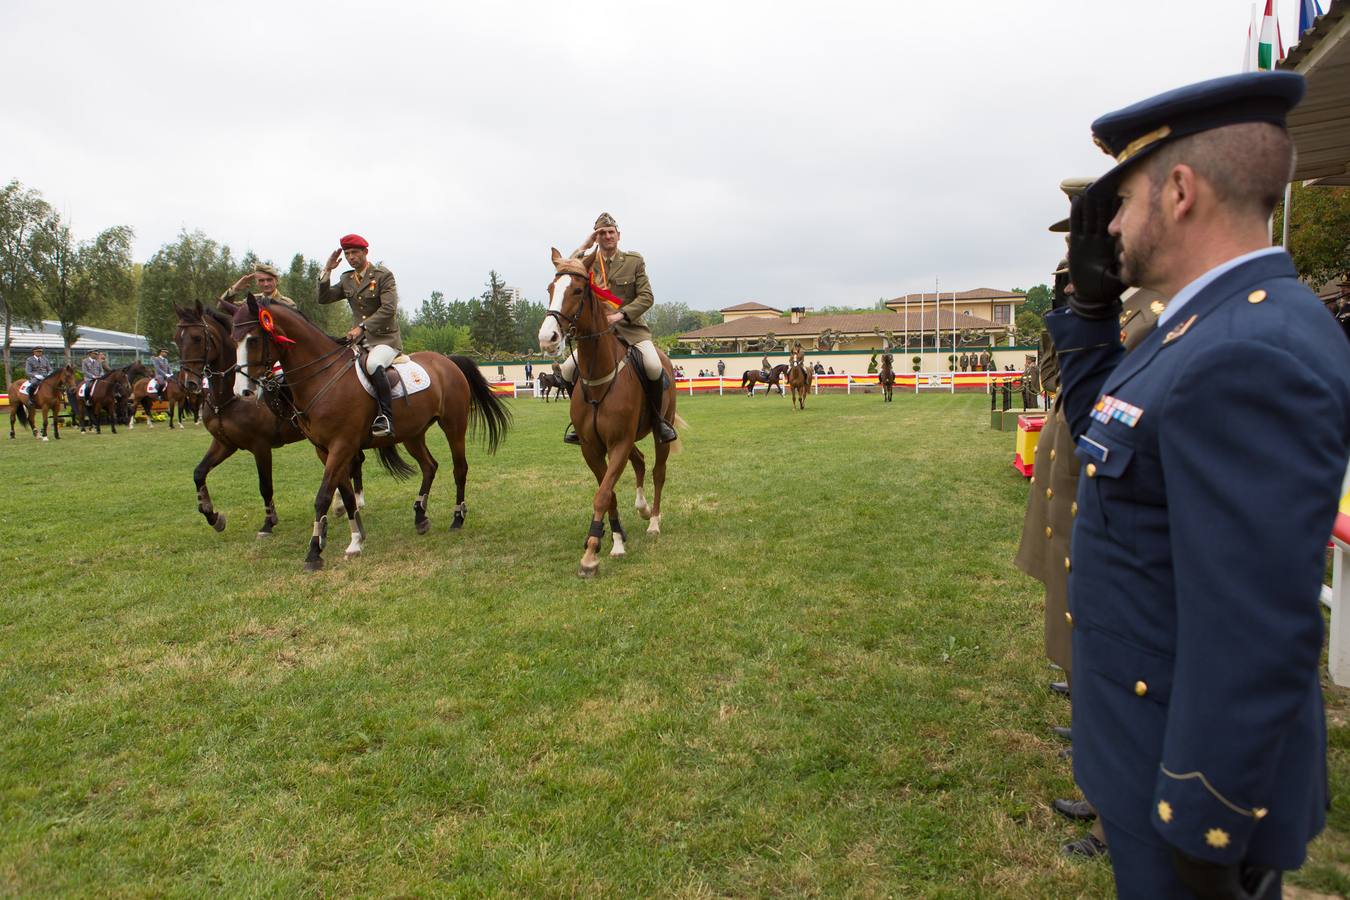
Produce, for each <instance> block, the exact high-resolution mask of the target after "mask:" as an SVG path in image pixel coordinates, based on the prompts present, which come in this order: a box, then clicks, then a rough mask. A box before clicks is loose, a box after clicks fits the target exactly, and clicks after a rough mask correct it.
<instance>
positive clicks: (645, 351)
mask: <svg viewBox="0 0 1350 900" xmlns="http://www.w3.org/2000/svg"><path fill="white" fill-rule="evenodd" d="M597 243H598V244H599V248H598V249H597V251H596V252H594V253H592V254H591V256H590V257H586V251H587V250H589V249H590V248H591V247H592V246H594V245H595V244H597ZM572 258H573V259H583V258H585V260H586V267H587V268H588V269H590V270H591V280H592V282H593V283H594V284H595V285H596V286H597V287H599V288H601V289H604V290H608V291H609V292H610V293H612V294H613V295H614V296H616V297H618V298H619V300H620V301H621V305H620V307H619V308H618V309H617V310H615V311H614V312H611V313H609V314H608V320H609V324H610V325H612V326H613V327H614V331H615V332H616V333H617V334H618V335H619V337H620V338H621V339H622V340H623V342H624V343H626V344H628V345H629V346H630V347H635V348H636V349H637V351H638V352H639V353H641V354H642V374H643V375H645V376H646V377H645V378H640V379H639V381H641V383H642V388H643V391H644V392H645V393H646V395H647V409H648V411H649V412H650V413H651V418H652V436H653V437H654V438H655V439H656V440H657V441H658V442H659V443H662V444H665V443H669V442H670V441H673V440H675V439H676V438H677V437H678V436H679V435H677V434H676V433H675V429H674V428H672V427H671V426H670V423H669V422H667V421H666V420H665V419H663V418H662V417H661V399H662V398H661V394H662V391H663V385H662V376H663V375H664V374H665V369H664V368H663V367H662V365H661V354H660V353H658V352H657V350H656V345H655V344H653V343H652V333H651V330H650V329H648V328H647V326H646V325H644V324H642V316H643V314H644V313H646V312H647V310H649V309H651V308H652V303H653V302H654V300H653V298H652V286H651V283H650V282H649V281H648V280H647V264H646V262H645V261H644V260H643V258H642V255H641V254H639V253H634V252H633V251H631V250H620V249H619V226H618V224H617V223H616V222H615V221H614V217H613V216H611V215H610V214H609V213H601V214H600V217H599V218H598V219H596V220H595V230H594V231H592V232H591V236H590V237H588V238H587V239H586V243H584V244H582V245H581V246H580V247H578V248H577V249H576V251H575V252H574V253H573V254H572ZM576 373H577V361H576V354H575V353H573V354H571V355H569V356H568V357H567V359H566V360H564V361H563V364H562V376H563V380H564V381H566V382H567V385H568V389H569V390H571V386H572V384H573V382H574V380H575V379H576ZM563 442H564V443H567V444H580V443H581V438H579V437H577V434H576V432H574V431H572V430H570V429H569V430H568V431H567V433H566V434H564V435H563Z"/></svg>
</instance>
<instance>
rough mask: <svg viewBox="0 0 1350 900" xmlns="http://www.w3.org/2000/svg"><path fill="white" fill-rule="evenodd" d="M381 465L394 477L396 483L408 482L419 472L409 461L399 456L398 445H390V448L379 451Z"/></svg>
mask: <svg viewBox="0 0 1350 900" xmlns="http://www.w3.org/2000/svg"><path fill="white" fill-rule="evenodd" d="M379 456H380V465H381V466H383V467H384V470H385V471H386V472H388V473H389V474H390V475H392V476H393V477H394V480H396V481H407V480H408V478H409V476H411V475H413V474H415V473H416V472H417V470H416V469H414V468H413V467H412V466H410V465H408V461H407V460H406V459H404V458H403V457H402V456H400V455H399V452H398V445H396V444H390V445H389V446H388V447H381V448H380V449H379Z"/></svg>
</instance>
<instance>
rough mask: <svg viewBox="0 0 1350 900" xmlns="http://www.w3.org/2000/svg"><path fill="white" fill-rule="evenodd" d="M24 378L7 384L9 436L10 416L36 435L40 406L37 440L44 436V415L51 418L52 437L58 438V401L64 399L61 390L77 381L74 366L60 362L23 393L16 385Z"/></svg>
mask: <svg viewBox="0 0 1350 900" xmlns="http://www.w3.org/2000/svg"><path fill="white" fill-rule="evenodd" d="M27 380H28V379H26V378H20V379H19V380H18V381H16V382H14V383H13V384H11V385H10V386H9V436H10V437H11V438H13V437H14V419H15V418H18V420H19V424H20V425H22V426H24V427H25V428H31V429H32V430H33V437H37V436H38V433H37V411H38V410H39V409H40V410H42V437H41V438H39V440H43V441H45V440H46V439H47V419H48V418H49V417H50V418H51V420H52V434H54V435H56V439H57V440H58V441H59V440H61V403H62V401H63V400H64V399H65V392H66V391H67V390H68V389H70V388H72V387H74V386H75V385H76V384H78V383H79V381H78V379H77V378H76V377H75V370H74V369H73V368H72V367H70V366H62V367H61V368H59V369H57V370H56V371H55V372H53V373H52V374H50V375H48V376H47V377H46V378H44V379H42V381H41V383H39V384H38V387H37V392H36V393H35V394H31V395H30V394H25V393H23V392H22V391H20V390H19V387H20V386H21V385H22V384H23V383H24V382H25V381H27Z"/></svg>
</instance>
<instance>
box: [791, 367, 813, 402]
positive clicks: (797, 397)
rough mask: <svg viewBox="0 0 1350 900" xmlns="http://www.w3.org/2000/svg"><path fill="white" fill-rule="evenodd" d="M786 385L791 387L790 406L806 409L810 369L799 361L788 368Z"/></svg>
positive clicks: (809, 387) (809, 386)
mask: <svg viewBox="0 0 1350 900" xmlns="http://www.w3.org/2000/svg"><path fill="white" fill-rule="evenodd" d="M787 383H788V387H789V388H791V389H792V408H793V409H798V408H800V409H806V392H807V391H809V390H810V389H811V370H810V369H808V368H807V367H806V366H804V365H803V364H802V363H800V362H795V363H793V364H792V367H791V368H789V369H788V374H787Z"/></svg>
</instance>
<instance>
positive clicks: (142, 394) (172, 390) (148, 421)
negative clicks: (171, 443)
mask: <svg viewBox="0 0 1350 900" xmlns="http://www.w3.org/2000/svg"><path fill="white" fill-rule="evenodd" d="M181 375H182V372H179V373H178V375H175V376H174V377H172V378H169V379H167V380H165V381H164V382H162V384H160V383H157V381H156V379H155V378H153V377H152V378H141V379H138V380H137V381H136V382H135V384H134V385H133V386H132V388H131V402H132V414H131V421H130V422H128V423H127V427H128V428H134V427H135V426H136V413H135V410H136V408H139V409H140V410H141V411H142V412H144V413H145V427H147V428H154V427H155V421H154V418H153V416H152V414H151V408H152V406H153V404H154V402H155V401H156V400H163V401H165V402H166V403H168V404H169V411H168V424H169V427H170V428H173V423H174V419H175V417H176V418H177V420H178V423H179V425H180V426H181V425H182V423H183V419H184V418H186V416H187V413H188V411H189V409H190V410H191V412H192V421H193V423H194V424H196V423H197V421H198V411H197V406H196V404H195V403H194V402H193V392H190V391H189V390H188V389H187V387H186V385H185V384H184V382H183V381H182V379H181V378H180V376H181Z"/></svg>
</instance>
